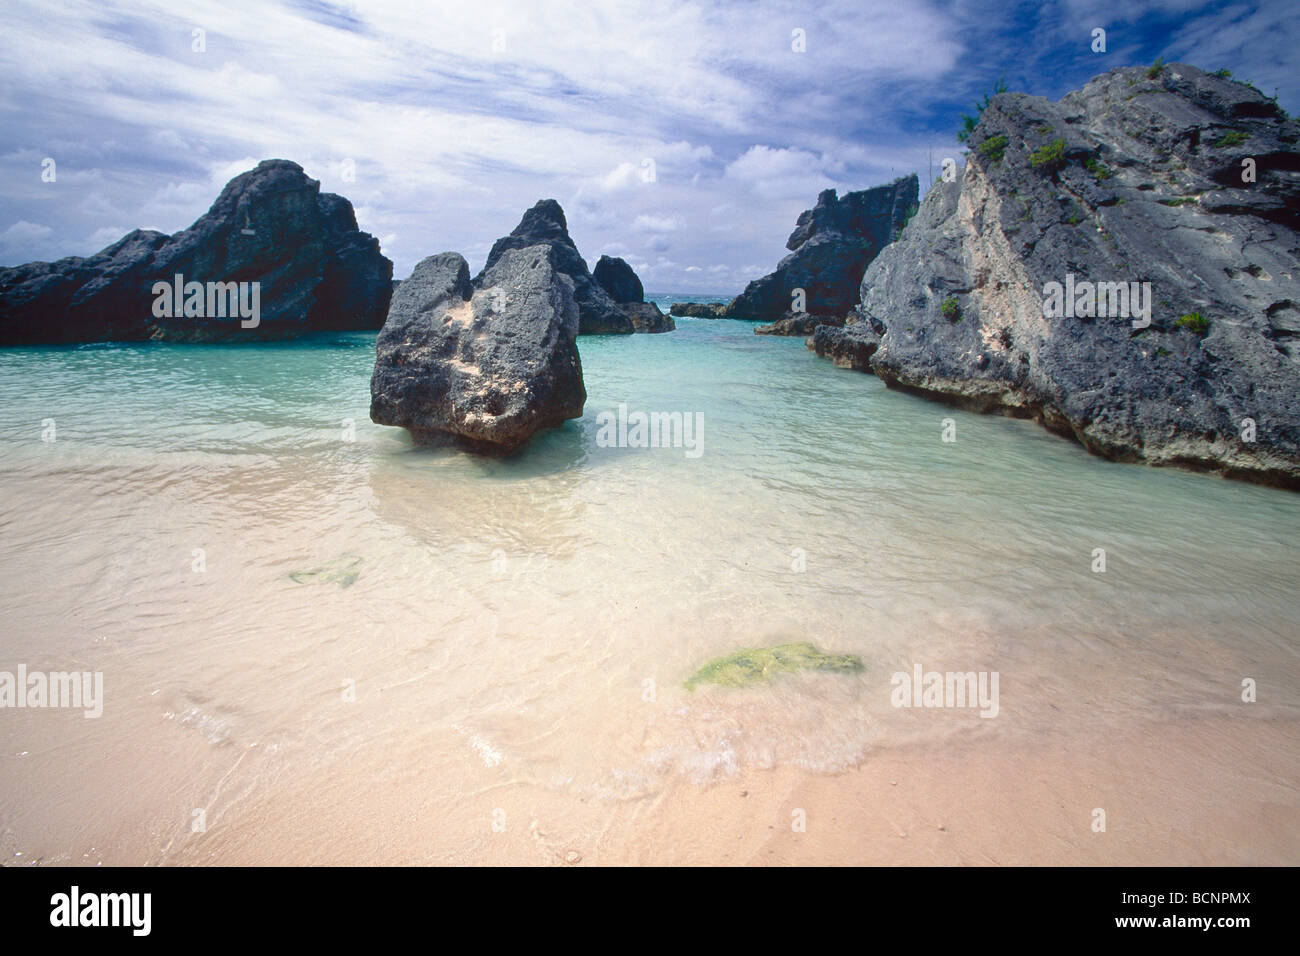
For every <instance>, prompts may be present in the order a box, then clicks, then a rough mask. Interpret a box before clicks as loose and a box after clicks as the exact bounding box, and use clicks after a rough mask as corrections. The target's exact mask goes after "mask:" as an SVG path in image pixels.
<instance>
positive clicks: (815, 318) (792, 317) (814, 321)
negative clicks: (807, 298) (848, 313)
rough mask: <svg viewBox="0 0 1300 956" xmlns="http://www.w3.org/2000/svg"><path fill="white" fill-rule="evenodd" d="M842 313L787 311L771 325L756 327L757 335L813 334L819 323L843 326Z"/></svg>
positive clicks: (755, 332)
mask: <svg viewBox="0 0 1300 956" xmlns="http://www.w3.org/2000/svg"><path fill="white" fill-rule="evenodd" d="M843 324H844V316H842V315H813V314H812V313H810V312H786V313H785V314H784V315H782V316H781V318H779V319H777V320H776V321H775V322H772V323H771V324H769V325H758V326H755V327H754V334H755V335H812V333H813V330H814V329H816V328H817V326H819V325H830V326H841V325H843Z"/></svg>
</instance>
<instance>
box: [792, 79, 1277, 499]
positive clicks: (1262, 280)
mask: <svg viewBox="0 0 1300 956" xmlns="http://www.w3.org/2000/svg"><path fill="white" fill-rule="evenodd" d="M1003 138H1005V139H1003ZM1298 138H1300V128H1297V124H1296V123H1295V122H1294V121H1291V120H1288V119H1286V118H1285V116H1284V115H1283V114H1282V113H1280V111H1279V110H1278V108H1277V106H1276V104H1274V103H1273V102H1272V101H1271V100H1268V99H1267V98H1265V97H1264V96H1263V95H1262V94H1260V93H1259V92H1258V91H1257V90H1255V89H1253V88H1252V87H1249V86H1246V85H1243V84H1240V83H1234V82H1231V81H1230V80H1227V79H1223V78H1220V77H1217V76H1214V75H1209V74H1206V73H1204V72H1202V71H1201V70H1199V69H1197V68H1196V67H1192V66H1187V65H1184V64H1171V65H1169V66H1166V67H1164V68H1163V69H1162V70H1161V71H1160V72H1159V74H1158V75H1157V76H1155V77H1154V78H1150V77H1148V76H1147V75H1146V71H1145V70H1143V69H1138V68H1125V69H1118V70H1114V71H1112V72H1110V73H1107V74H1104V75H1102V76H1099V77H1097V78H1095V79H1094V80H1092V81H1091V82H1090V83H1088V85H1087V86H1085V87H1084V88H1083V89H1082V90H1080V91H1076V92H1074V93H1070V94H1068V95H1067V96H1065V97H1064V98H1063V99H1062V100H1061V101H1060V102H1059V103H1053V102H1050V101H1048V100H1046V99H1041V98H1037V97H1030V96H1025V95H1022V94H1012V93H1007V94H1002V95H999V96H997V97H995V98H994V99H993V101H992V103H991V104H990V105H989V107H988V108H987V109H986V110H985V111H984V114H983V117H982V118H981V121H980V123H979V126H978V127H977V129H976V130H975V132H974V134H973V135H972V137H971V146H972V152H971V153H970V155H969V157H968V161H967V165H966V168H965V171H964V174H963V176H962V178H961V180H960V181H959V182H954V183H943V182H939V183H936V184H935V185H934V187H933V188H932V189H931V191H930V192H929V194H928V195H927V196H926V198H925V201H924V202H923V203H922V205H921V209H920V211H919V213H918V214H917V215H916V217H915V218H914V219H913V220H912V221H911V223H910V224H909V225H908V226H907V228H906V230H905V231H904V232H903V234H902V236H901V238H900V239H899V240H898V241H897V242H895V243H894V244H893V245H891V246H890V247H889V248H888V249H886V250H885V251H884V252H883V253H882V254H881V255H880V256H879V257H877V258H876V260H875V261H874V262H872V263H871V265H870V267H869V268H868V269H867V271H866V274H865V275H864V276H863V279H862V287H861V293H862V300H861V305H860V311H861V314H862V318H863V320H864V321H862V322H858V323H855V324H852V325H848V326H846V327H845V328H844V329H842V330H837V331H834V332H832V331H829V330H823V329H821V328H819V329H817V330H816V332H815V333H814V336H813V342H812V345H813V347H814V348H816V349H817V350H818V351H819V352H820V353H822V354H826V355H828V356H830V357H832V358H833V359H835V360H836V362H837V363H839V364H844V365H848V366H851V367H857V368H866V369H869V370H870V371H872V372H874V373H876V374H877V375H879V376H880V377H881V378H882V379H884V380H885V381H886V382H887V383H888V384H890V385H893V386H896V387H900V388H905V389H909V390H912V391H916V392H919V393H922V394H926V395H930V396H934V397H937V398H942V399H944V400H947V401H950V402H954V403H957V404H960V405H962V406H965V407H968V408H974V409H979V410H986V411H999V412H1003V413H1006V414H1012V415H1017V416H1027V417H1032V418H1035V419H1037V420H1039V421H1041V422H1042V423H1043V424H1044V425H1045V426H1047V427H1048V428H1050V429H1052V430H1054V431H1057V432H1060V433H1062V434H1065V435H1069V436H1072V437H1074V438H1076V439H1077V440H1078V441H1080V442H1081V443H1082V444H1083V445H1084V447H1086V448H1087V449H1088V450H1089V451H1092V452H1094V453H1096V454H1099V455H1104V456H1106V457H1108V458H1113V459H1119V460H1141V461H1147V462H1150V463H1152V464H1162V465H1180V466H1186V467H1191V468H1196V469H1204V470H1212V471H1216V472H1220V473H1222V474H1225V475H1229V476H1232V477H1238V478H1246V479H1250V480H1255V481H1261V482H1266V483H1270V484H1277V485H1283V486H1288V487H1297V486H1300V364H1298V360H1300V356H1297V355H1296V352H1295V343H1294V337H1295V336H1296V335H1297V334H1300V264H1298V263H1297V252H1298V250H1300V235H1298V234H1297V231H1296V230H1297V227H1298V226H1300V153H1297V150H1296V143H1297V139H1298ZM1247 158H1249V159H1253V160H1254V162H1255V165H1256V167H1257V176H1258V178H1257V181H1256V182H1253V183H1243V181H1242V171H1243V166H1242V161H1243V160H1244V159H1247ZM1035 160H1037V162H1035ZM1067 276H1072V277H1073V278H1072V279H1071V280H1069V281H1072V282H1074V283H1076V285H1077V284H1081V283H1084V282H1089V283H1094V284H1096V283H1103V282H1105V283H1121V282H1123V283H1132V282H1138V283H1142V282H1149V283H1150V290H1151V314H1150V325H1149V326H1148V327H1140V326H1142V324H1143V322H1144V320H1143V319H1142V318H1141V317H1140V316H1139V317H1136V318H1134V317H1131V316H1116V315H1097V316H1095V317H1077V318H1074V317H1056V316H1053V317H1047V315H1046V314H1045V308H1044V300H1045V298H1047V297H1048V296H1049V287H1048V283H1060V284H1062V285H1064V284H1065V283H1066V282H1067ZM1077 287H1078V288H1082V286H1081V285H1077ZM1140 289H1141V287H1140V286H1139V290H1140ZM1109 298H1110V297H1109V296H1107V299H1108V305H1110V302H1109ZM945 303H947V304H946V305H945ZM1080 304H1084V305H1086V303H1080ZM1049 311H1050V310H1049ZM1111 311H1113V310H1111ZM1184 317H1186V318H1184ZM1198 317H1199V318H1198ZM1134 323H1137V325H1138V326H1139V327H1135V326H1134ZM1252 429H1253V430H1254V435H1253V436H1252V434H1251V432H1252ZM1252 437H1253V438H1254V440H1253V441H1252V440H1250V438H1252Z"/></svg>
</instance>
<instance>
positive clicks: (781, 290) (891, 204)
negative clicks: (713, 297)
mask: <svg viewBox="0 0 1300 956" xmlns="http://www.w3.org/2000/svg"><path fill="white" fill-rule="evenodd" d="M916 197H917V180H916V176H915V174H913V175H910V176H903V177H901V178H899V179H896V180H894V181H893V182H892V183H888V184H887V185H884V186H876V187H875V188H873V189H864V190H860V191H858V192H851V193H845V194H844V197H843V198H842V199H841V198H837V196H836V192H835V190H834V189H827V190H824V191H823V192H822V193H821V195H820V196H818V197H817V205H816V206H815V207H813V208H812V209H808V210H805V211H804V212H803V213H801V214H800V216H799V219H798V222H797V224H796V226H795V229H794V232H792V233H791V234H790V238H789V239H788V240H786V244H785V245H786V248H787V249H789V250H791V251H790V255H788V256H786V257H785V258H784V259H782V260H781V261H780V263H778V264H777V267H776V271H775V272H773V273H771V274H770V275H766V276H763V277H762V278H761V279H755V280H754V281H753V282H751V283H749V285H747V286H746V287H745V291H744V292H742V293H741V294H740V295H738V296H736V298H734V299H732V300H731V302H730V303H729V304H728V305H727V308H726V315H727V316H728V317H729V318H744V319H762V320H764V321H767V322H776V321H778V320H779V319H780V318H781V316H782V315H783V313H785V312H788V311H790V309H791V307H792V305H794V297H793V293H794V290H795V289H803V290H804V301H803V311H804V312H806V313H809V314H812V315H834V316H843V315H844V314H845V313H846V312H848V310H849V309H851V308H853V306H854V304H855V303H856V302H857V299H858V286H859V283H860V282H861V279H862V273H863V271H864V270H865V269H866V268H867V264H868V263H869V262H871V260H872V259H874V258H875V257H876V255H878V254H879V252H880V250H881V249H883V248H885V246H887V245H889V243H890V242H892V241H893V239H894V237H895V236H896V235H897V234H898V232H899V231H900V230H901V229H902V228H903V225H904V224H905V223H906V222H907V217H908V215H909V214H910V212H911V211H913V210H914V209H915V208H916Z"/></svg>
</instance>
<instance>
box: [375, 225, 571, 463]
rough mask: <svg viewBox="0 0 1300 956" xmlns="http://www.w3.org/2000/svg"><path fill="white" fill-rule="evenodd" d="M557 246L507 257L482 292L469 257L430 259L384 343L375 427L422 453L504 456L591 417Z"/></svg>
mask: <svg viewBox="0 0 1300 956" xmlns="http://www.w3.org/2000/svg"><path fill="white" fill-rule="evenodd" d="M564 265H565V263H564V262H563V261H562V259H561V256H560V254H559V252H558V250H557V249H556V247H555V245H554V244H549V243H543V244H540V245H535V246H527V247H522V248H511V249H506V250H503V251H502V252H501V253H500V254H499V255H496V256H494V257H493V260H492V264H491V265H490V266H489V267H488V268H487V269H485V270H484V271H483V272H482V273H481V274H480V275H479V276H478V278H477V279H475V281H474V282H473V283H471V282H470V279H469V266H468V265H467V264H466V262H465V260H464V259H463V258H461V256H460V255H458V254H457V253H454V252H444V253H442V254H441V255H437V256H430V257H429V258H427V259H424V260H423V261H422V262H420V263H419V264H418V265H417V266H416V267H415V271H414V272H412V273H411V277H410V278H409V279H406V280H404V281H403V282H402V284H401V285H400V286H399V287H398V289H397V292H396V293H395V294H394V296H393V303H392V307H391V309H390V310H389V313H388V319H387V321H386V322H385V323H384V327H383V329H382V330H381V331H380V333H379V338H378V340H377V341H376V343H375V351H376V361H375V370H374V375H373V376H372V378H371V380H370V418H371V420H372V421H374V422H377V423H378V424H380V425H396V426H400V427H402V428H405V429H407V430H408V431H410V433H411V436H412V437H413V438H414V439H415V441H417V442H419V443H424V444H435V443H443V442H447V441H454V442H455V443H457V444H460V445H462V446H465V447H468V448H471V449H473V450H476V451H483V452H489V453H496V454H506V453H509V452H512V451H515V450H516V449H518V448H519V447H520V446H521V445H523V444H524V442H526V441H527V440H528V439H529V437H531V436H532V434H533V433H534V432H536V431H538V430H539V429H543V428H552V427H555V426H557V425H560V424H562V423H563V422H564V421H565V420H567V419H570V418H578V417H580V416H581V415H582V406H583V403H584V402H585V401H586V398H587V393H586V390H585V389H584V387H583V383H582V363H581V361H580V360H579V357H578V348H577V344H576V342H575V339H576V336H577V334H578V315H579V310H578V304H577V301H576V299H575V296H574V284H573V280H572V279H571V278H569V276H568V275H567V274H566V273H565V272H564V268H563V267H564Z"/></svg>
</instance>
